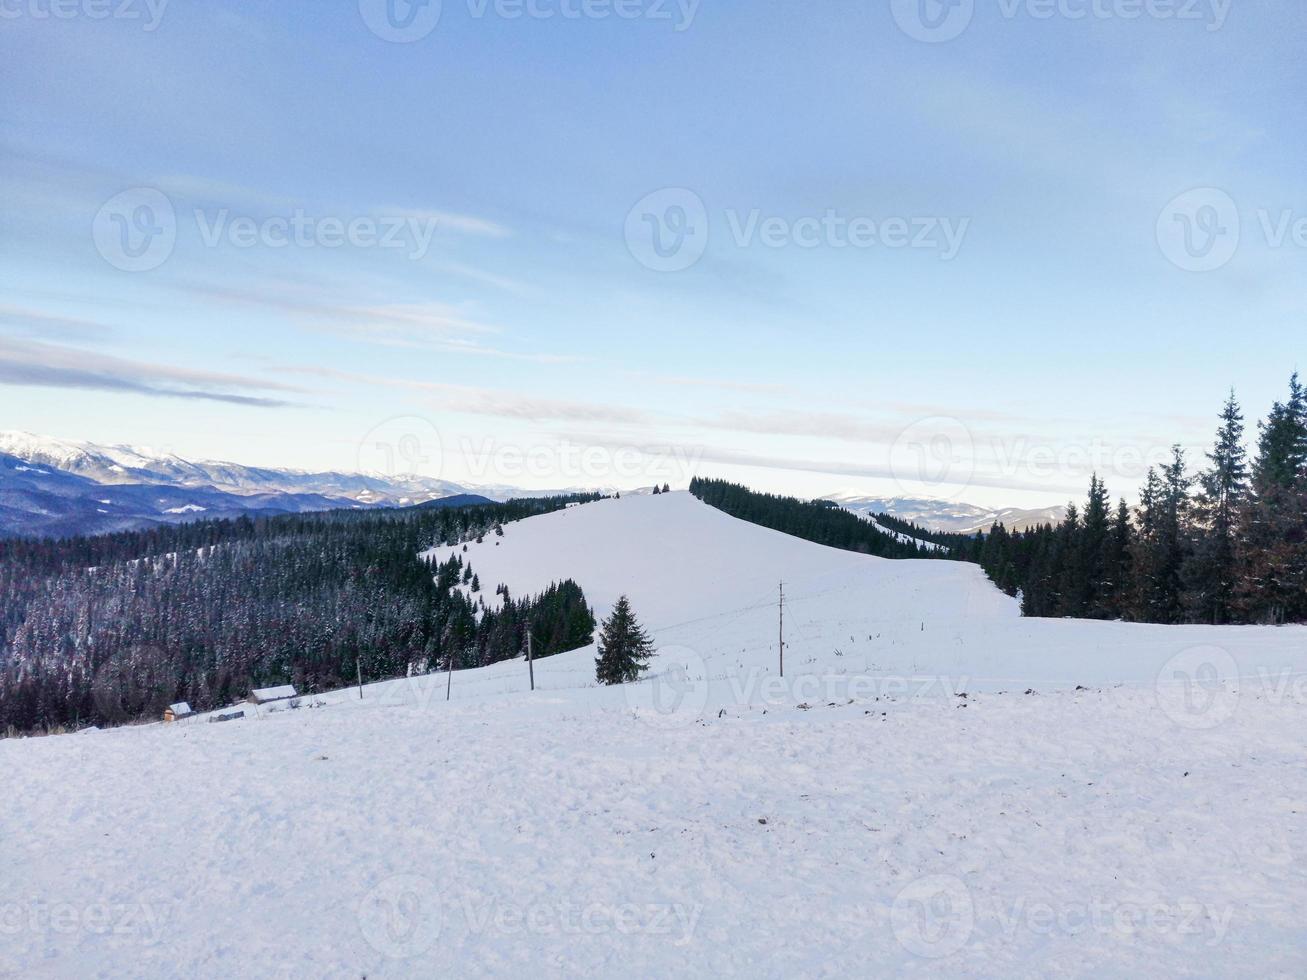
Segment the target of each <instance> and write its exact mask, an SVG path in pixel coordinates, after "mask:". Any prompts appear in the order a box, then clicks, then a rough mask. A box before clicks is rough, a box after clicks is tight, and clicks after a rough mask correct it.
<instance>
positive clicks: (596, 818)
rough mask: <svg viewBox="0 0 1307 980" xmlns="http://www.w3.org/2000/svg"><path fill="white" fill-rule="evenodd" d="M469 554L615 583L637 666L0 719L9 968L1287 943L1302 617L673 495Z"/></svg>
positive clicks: (496, 565)
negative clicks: (1088, 608)
mask: <svg viewBox="0 0 1307 980" xmlns="http://www.w3.org/2000/svg"><path fill="white" fill-rule="evenodd" d="M460 553H461V548H460ZM467 554H468V557H469V558H470V560H471V561H472V563H473V567H474V569H476V571H477V573H478V575H479V576H480V578H481V580H482V582H483V583H484V584H485V586H486V588H485V593H487V594H488V596H490V597H493V588H494V584H495V583H497V582H499V581H503V582H506V583H507V584H508V585H509V587H510V588H511V589H512V590H513V591H514V592H515V593H517V594H523V593H526V592H531V591H534V590H536V589H539V588H541V587H542V586H544V585H546V584H548V582H549V581H551V580H553V579H557V578H561V577H564V576H571V577H573V578H575V579H576V580H577V581H578V582H580V583H581V584H582V586H583V587H584V588H585V590H586V592H587V595H588V596H589V597H590V598H591V600H592V601H593V602H594V603H595V605H596V606H597V607H598V611H599V612H600V613H603V612H605V611H606V610H607V608H608V607H610V606H611V603H612V602H613V601H614V600H615V599H616V597H617V596H618V595H619V594H621V593H623V592H625V593H629V594H630V596H631V598H632V601H633V603H634V605H635V608H636V611H637V613H638V614H639V615H640V616H641V617H642V619H643V620H644V621H645V623H646V624H647V625H649V626H650V627H651V629H652V631H653V632H654V634H655V635H656V637H657V639H658V641H659V644H660V646H661V648H662V649H661V652H660V654H659V655H658V657H657V658H656V662H655V663H654V665H653V670H652V671H651V676H650V677H649V678H648V679H646V680H644V681H643V682H641V683H638V684H633V685H626V686H623V687H617V688H597V687H595V686H593V676H594V675H593V651H592V650H579V651H574V652H571V653H566V654H561V655H559V656H556V657H551V658H548V659H546V660H542V661H539V662H537V663H536V664H535V670H536V680H537V690H536V691H535V692H534V693H532V692H529V691H528V690H527V671H526V665H525V664H523V663H522V662H520V661H515V662H507V663H502V664H497V665H495V666H493V667H489V668H485V669H482V670H475V671H466V672H461V673H459V674H457V675H455V676H454V677H453V678H448V677H446V676H445V675H440V674H437V675H430V676H424V677H417V678H411V679H408V680H400V681H392V682H388V683H384V684H377V685H372V686H370V687H368V688H366V689H365V690H364V691H363V697H362V698H360V697H359V693H358V692H357V691H352V690H347V691H341V692H334V693H332V694H329V695H324V696H318V697H309V698H305V699H303V700H302V701H301V702H300V706H299V707H298V708H297V709H291V708H290V707H283V708H282V709H281V710H276V711H271V710H269V709H268V708H266V707H265V708H261V709H259V710H258V713H257V714H253V713H252V714H251V716H250V717H248V718H246V719H244V720H240V721H233V722H229V723H227V724H209V723H207V722H206V720H205V719H203V718H197V719H193V720H188V721H186V722H181V723H178V724H174V725H167V726H165V725H150V726H145V727H141V728H135V729H123V730H117V731H106V732H96V733H89V734H83V735H73V736H65V737H57V738H48V739H31V740H8V741H0V772H3V773H4V774H5V776H6V780H7V784H6V788H7V792H5V793H0V857H2V858H3V861H4V864H5V869H6V881H7V882H17V883H18V884H17V885H16V886H7V887H6V889H5V891H4V893H3V894H2V895H0V976H9V975H13V976H21V977H24V978H26V977H70V976H87V975H98V976H107V977H147V976H158V975H160V974H163V975H169V976H172V975H196V976H205V977H207V976H248V977H298V976H323V977H341V978H345V977H351V978H356V977H359V976H367V977H370V978H381V977H429V976H443V975H456V976H512V977H517V976H524V975H525V976H542V977H573V976H578V975H583V976H670V975H688V976H749V977H793V976H832V977H835V976H892V975H918V976H932V977H933V976H940V977H954V976H978V977H1004V978H1006V977H1032V978H1033V977H1049V976H1053V977H1082V976H1103V977H1122V978H1124V977H1136V976H1203V977H1206V976H1220V977H1250V978H1251V977H1258V978H1261V977H1292V976H1301V975H1303V972H1304V969H1307V954H1305V953H1304V950H1307V870H1305V869H1304V862H1303V861H1302V859H1301V855H1302V853H1303V848H1304V846H1307V767H1304V766H1303V764H1302V760H1303V758H1304V753H1307V724H1305V722H1307V686H1305V685H1304V683H1303V675H1302V673H1301V669H1300V665H1301V664H1302V662H1303V658H1304V653H1303V651H1304V649H1307V643H1305V642H1304V641H1305V640H1307V630H1303V629H1298V628H1294V629H1280V630H1274V629H1266V630H1263V629H1257V628H1238V629H1212V628H1200V627H1194V628H1178V629H1177V628H1166V627H1143V626H1128V625H1123V624H1110V623H1109V624H1105V623H1085V622H1075V621H1059V622H1040V621H1027V620H1022V619H1020V618H1019V617H1018V616H1017V615H1016V610H1015V606H1014V603H1013V602H1012V601H1011V600H1009V599H1008V598H1006V597H1005V596H1003V595H1001V594H1000V593H998V592H997V591H996V590H994V589H993V588H992V587H991V586H989V585H988V583H987V582H986V581H985V580H984V578H983V576H981V575H980V574H979V573H978V571H977V570H975V569H974V568H971V567H969V566H965V565H959V564H954V563H951V562H928V561H919V562H889V561H884V560H880V559H875V558H870V557H866V556H859V555H852V554H849V553H845V552H839V551H835V550H832V549H828V548H823V547H820V546H817V545H812V544H809V543H807V542H803V541H797V540H795V539H792V538H788V537H786V536H784V535H780V534H778V533H776V532H772V531H768V530H765V529H762V528H757V527H754V526H752V525H748V524H745V523H743V522H740V521H737V520H735V519H733V518H730V517H727V516H725V515H723V514H721V513H719V512H717V511H714V510H712V509H710V508H708V507H706V506H705V505H702V504H700V503H699V502H698V501H696V500H694V499H692V498H690V497H689V496H688V495H685V494H668V495H659V496H657V497H627V498H623V499H622V500H613V501H601V502H598V503H594V504H587V505H585V506H583V507H578V508H574V509H571V510H567V511H563V512H559V513H555V514H551V515H547V516H544V517H537V518H532V519H530V520H527V521H523V522H519V523H517V524H510V525H506V527H505V535H504V537H503V538H498V537H496V536H487V537H486V538H485V540H484V542H483V543H482V544H479V545H478V544H475V543H471V544H469V545H468V552H467ZM782 576H783V577H784V578H785V581H786V594H787V606H786V636H787V640H788V643H789V644H790V645H789V647H788V648H787V651H786V658H787V659H786V678H785V679H784V680H783V681H782V680H781V679H780V678H779V677H777V676H776V670H775V666H776V663H775V662H776V652H777V651H776V646H775V643H776V625H777V624H776V615H775V614H776V608H775V601H774V590H775V584H776V581H777V579H778V578H780V577H782ZM923 627H924V628H923ZM1285 668H1287V672H1286V671H1285ZM447 683H450V687H449V688H448V689H449V691H450V694H451V695H452V700H451V701H449V702H446V701H445V696H446V690H447V688H446V684H447ZM1077 684H1084V685H1085V686H1086V688H1087V689H1085V690H1076V689H1075V688H1076V685H1077ZM1028 688H1035V689H1036V690H1037V692H1038V693H1027V690H1028ZM959 692H965V693H966V694H967V697H965V698H962V697H958V696H956V695H957V693H959ZM1000 692H1004V693H1000Z"/></svg>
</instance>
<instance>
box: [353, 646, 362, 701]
mask: <svg viewBox="0 0 1307 980" xmlns="http://www.w3.org/2000/svg"><path fill="white" fill-rule="evenodd" d="M354 668H355V669H356V670H357V671H358V672H359V700H360V701H362V700H363V661H362V660H361V659H360V658H358V657H355V658H354Z"/></svg>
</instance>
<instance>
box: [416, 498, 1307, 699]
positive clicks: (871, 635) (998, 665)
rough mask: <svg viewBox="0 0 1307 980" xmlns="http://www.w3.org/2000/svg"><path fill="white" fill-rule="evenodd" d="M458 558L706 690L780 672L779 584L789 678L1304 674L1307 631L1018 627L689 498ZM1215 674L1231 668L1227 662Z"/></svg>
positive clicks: (930, 581)
mask: <svg viewBox="0 0 1307 980" xmlns="http://www.w3.org/2000/svg"><path fill="white" fill-rule="evenodd" d="M455 551H457V552H458V553H459V554H462V555H463V556H464V558H465V560H467V561H468V562H470V564H471V566H472V569H473V571H475V572H476V573H477V575H478V576H479V578H480V580H481V583H482V586H483V589H482V591H483V593H484V596H485V601H486V602H487V603H491V602H493V601H494V600H495V598H496V597H495V595H494V586H495V585H496V584H499V583H503V584H506V585H507V586H508V587H509V590H510V591H511V592H512V593H513V594H514V595H523V594H527V593H535V592H539V591H540V590H542V589H543V588H544V587H546V586H547V585H549V583H550V582H553V581H556V580H559V579H562V578H566V577H571V578H573V579H575V580H576V581H577V582H578V583H579V584H580V585H581V587H582V589H584V590H585V594H586V597H587V599H589V600H590V602H591V603H592V605H594V606H595V609H596V612H597V614H599V615H600V616H602V615H605V614H606V613H607V612H608V611H609V610H610V609H611V607H612V604H613V602H615V601H616V599H617V597H618V596H619V595H620V594H622V593H625V594H627V595H628V596H629V597H630V599H631V602H632V604H633V606H634V608H635V611H636V614H637V615H638V616H639V617H640V618H641V620H642V622H643V623H644V624H645V625H646V626H647V627H649V628H650V629H651V631H652V632H653V633H654V635H655V637H656V638H657V639H658V640H659V642H660V643H662V644H666V645H671V644H676V645H678V646H682V647H686V648H688V649H689V650H691V651H693V653H694V654H696V655H697V656H698V657H699V658H700V659H702V660H703V661H704V662H705V663H706V664H707V665H708V668H709V671H710V674H711V675H712V676H722V677H726V676H735V675H738V674H739V673H740V672H741V671H743V672H746V673H749V674H751V675H761V674H763V673H765V672H768V671H771V670H773V668H774V667H775V665H776V662H777V656H776V650H777V645H776V644H777V625H778V624H777V618H778V617H777V586H778V584H779V582H780V581H781V580H784V581H785V583H786V587H785V591H786V607H787V612H786V622H787V630H786V643H787V650H786V653H787V656H788V658H789V662H790V663H791V664H792V665H793V666H794V667H795V668H796V669H802V670H804V671H806V672H810V673H820V674H826V673H830V674H832V675H843V674H854V675H857V676H859V677H867V676H871V677H874V676H892V677H904V676H916V675H929V676H931V677H939V678H948V679H949V683H952V684H961V685H964V687H963V688H962V689H971V690H981V689H991V690H1001V689H1003V688H1005V687H1011V686H1013V685H1030V684H1036V685H1044V686H1047V685H1059V686H1063V687H1075V686H1076V685H1078V684H1085V685H1088V684H1112V683H1121V682H1127V683H1132V684H1144V685H1150V684H1152V683H1153V682H1154V681H1155V680H1156V679H1157V677H1158V674H1159V672H1161V671H1162V670H1163V668H1164V667H1165V666H1166V664H1167V663H1168V661H1170V660H1171V659H1172V658H1174V657H1177V656H1180V655H1182V654H1184V655H1186V656H1187V655H1188V651H1190V650H1191V649H1192V648H1194V647H1198V646H1204V645H1217V646H1219V647H1220V648H1221V649H1222V651H1223V652H1224V654H1225V655H1226V656H1223V657H1222V658H1221V667H1222V670H1223V672H1224V673H1227V674H1233V673H1242V674H1243V675H1245V676H1248V677H1254V678H1256V677H1258V676H1260V674H1261V673H1262V672H1264V671H1269V672H1276V671H1280V670H1282V669H1291V670H1295V671H1296V670H1307V628H1303V627H1293V628H1290V629H1276V628H1273V627H1246V626H1236V627H1220V628H1212V627H1203V626H1154V625H1146V624H1133V623H1130V624H1127V623H1102V622H1086V621H1078V620H1046V619H1023V618H1021V617H1020V614H1019V608H1018V604H1017V602H1016V601H1015V600H1013V599H1011V598H1009V597H1008V596H1006V595H1004V594H1003V593H1002V592H1000V591H999V590H998V589H996V588H995V587H994V586H993V585H992V584H991V583H990V582H989V580H988V578H987V577H986V576H985V574H984V573H983V572H982V571H981V570H980V569H979V567H977V566H975V565H971V564H966V563H962V562H951V561H936V560H913V561H891V560H888V559H882V558H874V557H871V556H867V555H859V554H854V553H852V552H847V551H839V550H837V549H834V548H827V547H824V546H821V545H816V544H812V543H810V542H807V541H802V540H800V539H798V538H793V537H790V536H788V535H785V534H781V533H780V532H777V531H772V530H769V529H767V528H761V527H758V526H756V525H753V524H749V523H747V522H745V521H741V520H737V519H735V518H733V517H729V516H727V515H725V514H723V513H721V512H720V511H717V510H715V509H713V508H711V507H708V506H707V505H705V504H703V503H701V502H699V501H698V500H696V499H695V498H694V497H692V496H690V495H689V494H688V493H671V494H663V495H659V496H656V497H638V498H622V499H620V500H601V501H597V502H595V503H592V504H586V505H584V506H583V507H577V508H572V509H569V510H565V511H559V512H556V513H554V514H548V515H545V516H543V517H537V518H532V519H530V520H528V521H523V522H519V523H517V524H510V525H507V526H506V528H505V534H504V536H503V537H502V538H500V537H496V536H494V535H489V536H487V537H486V538H485V539H484V541H483V542H482V543H481V544H476V543H470V544H468V545H467V552H466V553H464V552H463V551H462V546H461V545H459V546H455V547H454V548H441V549H436V550H435V551H434V552H433V554H435V555H436V557H437V558H438V559H440V560H444V559H445V558H447V557H448V556H449V555H450V554H451V553H453V552H455ZM1227 658H1228V659H1227Z"/></svg>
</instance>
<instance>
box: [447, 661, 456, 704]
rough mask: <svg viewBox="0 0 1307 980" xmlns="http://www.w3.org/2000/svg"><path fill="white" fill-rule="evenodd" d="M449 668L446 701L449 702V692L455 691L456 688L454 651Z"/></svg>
mask: <svg viewBox="0 0 1307 980" xmlns="http://www.w3.org/2000/svg"><path fill="white" fill-rule="evenodd" d="M447 666H448V669H447V670H446V671H445V700H446V701H448V700H449V692H450V691H451V690H453V687H454V654H453V652H452V651H451V652H450V654H449V664H448V665H447Z"/></svg>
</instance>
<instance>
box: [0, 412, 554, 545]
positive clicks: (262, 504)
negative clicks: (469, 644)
mask: <svg viewBox="0 0 1307 980" xmlns="http://www.w3.org/2000/svg"><path fill="white" fill-rule="evenodd" d="M535 495H536V494H535V493H531V492H527V491H519V490H515V489H513V488H511V487H487V488H470V487H464V486H461V485H459V484H457V483H451V482H449V481H447V480H435V479H429V478H425V477H411V476H406V477H400V478H388V477H384V476H377V475H369V474H358V473H330V472H328V473H306V472H301V471H297V470H280V469H266V468H259V467H252V466H242V465H240V464H237V463H225V462H207V461H194V460H188V459H184V458H182V457H180V456H176V455H173V454H157V453H152V452H150V451H149V450H144V449H138V448H135V447H132V446H100V445H96V444H94V443H82V442H70V441H66V440H61V439H50V438H46V437H43V436H35V435H31V434H30V433H26V432H0V535H21V536H40V535H49V536H51V537H66V536H69V535H74V534H104V533H108V532H111V531H121V530H127V529H130V528H140V527H148V526H149V525H151V524H161V523H169V524H171V523H177V522H179V521H187V520H196V519H198V518H201V517H204V518H209V517H236V516H239V515H241V514H285V513H301V512H305V511H319V510H335V509H339V508H365V507H405V506H413V505H418V504H424V505H444V506H449V505H450V504H451V502H453V503H461V504H467V503H477V502H488V501H490V500H503V499H507V498H508V497H509V496H535Z"/></svg>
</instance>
